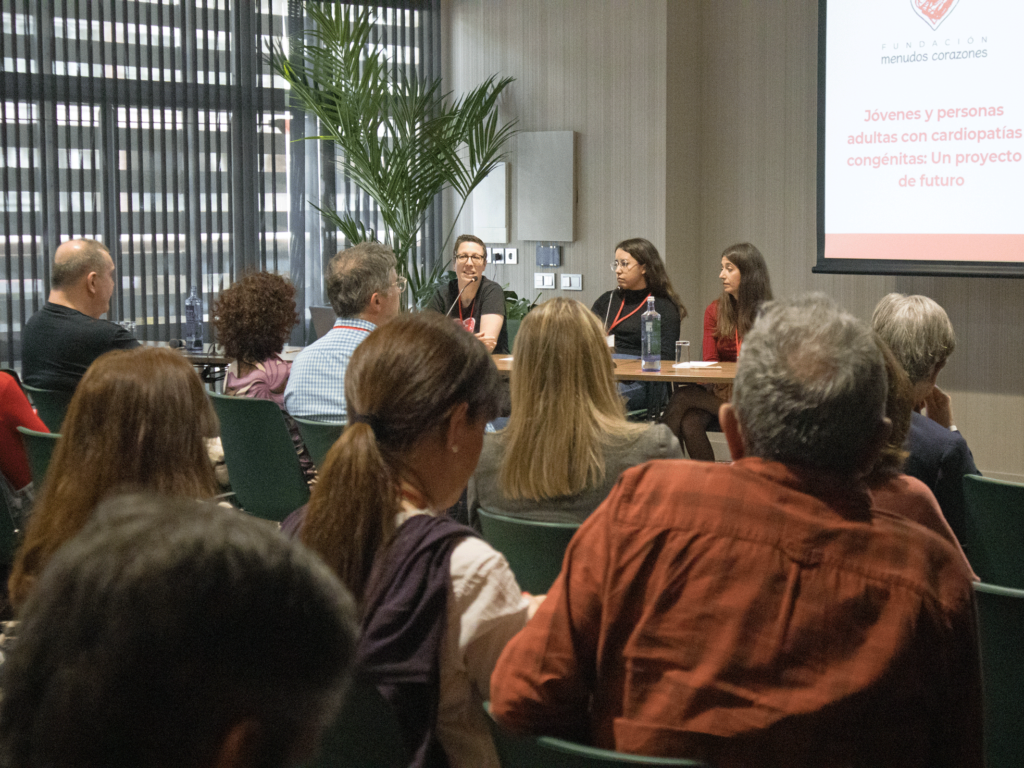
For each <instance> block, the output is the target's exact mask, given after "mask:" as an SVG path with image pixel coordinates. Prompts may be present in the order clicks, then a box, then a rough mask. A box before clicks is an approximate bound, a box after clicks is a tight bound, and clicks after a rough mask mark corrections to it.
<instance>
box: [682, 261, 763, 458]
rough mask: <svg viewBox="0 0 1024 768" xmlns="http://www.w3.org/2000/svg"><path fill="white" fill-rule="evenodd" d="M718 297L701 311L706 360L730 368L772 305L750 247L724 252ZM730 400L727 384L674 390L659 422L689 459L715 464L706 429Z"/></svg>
mask: <svg viewBox="0 0 1024 768" xmlns="http://www.w3.org/2000/svg"><path fill="white" fill-rule="evenodd" d="M718 278H719V279H720V280H721V281H722V295H721V296H720V297H718V299H716V300H715V301H713V302H711V303H710V304H709V305H708V308H707V310H705V312H704V345H703V353H704V354H703V357H704V359H705V360H709V361H718V362H724V363H734V362H736V360H737V359H738V358H739V355H740V347H741V346H742V344H743V337H744V336H746V335H747V331H749V330H750V328H751V326H752V325H753V324H754V320H755V318H756V317H757V311H758V309H759V308H760V306H761V304H762V303H763V302H765V301H771V300H772V284H771V280H769V279H768V265H767V264H765V262H764V256H762V255H761V252H760V251H759V250H757V248H756V247H755V246H753V245H751V244H750V243H738V244H736V245H730V246H729V247H728V248H726V249H725V251H723V253H722V271H721V272H719V273H718ZM731 398H732V385H731V384H715V385H714V386H713V387H712V388H711V389H710V390H709V389H706V388H705V387H704V386H702V385H699V384H690V385H687V386H684V387H683V388H682V389H680V390H678V391H677V392H676V393H675V394H674V395H672V399H671V400H670V401H669V404H668V407H667V408H666V409H665V416H664V419H663V421H664V422H665V423H666V424H668V426H669V429H671V430H672V432H673V433H674V434H675V436H676V437H678V438H679V442H680V443H682V445H683V446H684V447H685V448H686V455H687V456H689V457H690V458H691V459H698V460H701V461H714V460H715V452H714V450H713V449H712V448H711V441H709V440H708V433H707V429H708V425H710V424H711V419H712V418H714V417H715V416H718V409H719V407H720V406H721V405H722V403H727V402H728V401H729V400H730V399H731Z"/></svg>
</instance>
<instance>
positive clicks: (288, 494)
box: [209, 392, 309, 522]
mask: <svg viewBox="0 0 1024 768" xmlns="http://www.w3.org/2000/svg"><path fill="white" fill-rule="evenodd" d="M209 395H210V400H211V401H212V402H213V408H214V410H215V411H216V412H217V418H218V419H219V420H220V439H221V443H222V445H223V446H224V461H225V462H226V463H227V465H228V477H229V479H230V481H231V488H232V490H233V491H234V492H235V497H236V498H237V499H238V503H239V504H241V505H242V508H243V509H244V510H245V511H246V512H248V513H249V514H251V515H255V516H256V517H262V518H265V519H267V520H275V521H277V522H280V521H281V520H284V518H285V517H287V516H288V514H289V513H291V512H293V511H294V510H296V509H298V508H299V507H301V506H302V505H303V504H305V503H306V502H307V501H309V486H308V485H306V480H305V478H304V477H303V475H302V466H301V465H300V464H299V457H298V455H297V454H296V453H295V444H294V443H293V442H292V438H291V435H290V434H289V432H288V427H287V426H286V425H285V421H284V415H283V414H282V413H281V409H280V408H278V407H277V405H276V404H275V403H273V402H271V401H270V400H256V399H254V398H251V397H228V396H227V395H218V394H216V393H215V392H210V393H209Z"/></svg>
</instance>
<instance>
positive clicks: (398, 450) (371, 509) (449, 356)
mask: <svg viewBox="0 0 1024 768" xmlns="http://www.w3.org/2000/svg"><path fill="white" fill-rule="evenodd" d="M499 393H500V379H499V376H498V372H497V370H496V369H495V367H494V363H493V362H492V361H491V356H490V355H489V354H488V352H487V349H486V348H485V347H484V346H483V345H481V344H480V343H479V342H477V340H476V339H475V338H473V337H472V336H471V335H470V334H467V333H464V332H463V331H462V330H461V329H460V328H458V327H457V326H455V325H453V324H452V323H451V321H450V320H447V319H445V318H444V317H442V316H440V315H433V314H430V313H423V314H414V315H404V316H402V317H400V318H398V319H396V320H393V321H391V322H390V323H388V324H387V325H384V326H382V327H380V328H378V329H377V330H376V331H374V332H373V333H372V334H370V335H369V336H368V337H367V339H366V340H365V341H364V342H363V343H362V344H360V346H359V347H358V349H357V350H356V351H355V353H354V354H353V355H352V360H351V362H350V363H349V366H348V369H347V371H346V374H345V399H346V401H347V404H348V414H349V426H348V427H347V428H346V429H345V432H344V433H343V434H342V436H341V437H340V438H339V439H338V441H337V442H336V443H335V444H334V447H333V448H331V451H330V453H328V455H327V459H326V461H325V462H324V466H323V467H322V468H321V470H320V475H319V481H318V483H317V485H316V486H315V487H314V489H313V495H312V498H311V499H310V503H309V512H308V514H307V516H306V518H305V522H304V524H303V528H302V534H301V535H302V540H303V541H304V542H305V543H306V544H307V545H308V546H309V547H311V548H312V549H313V550H315V551H316V552H317V553H319V554H320V556H321V557H322V558H323V559H324V560H325V561H326V562H327V564H328V565H330V566H331V568H333V569H334V571H335V573H336V574H337V575H338V576H339V578H340V579H341V580H342V581H343V582H344V583H345V584H346V586H348V588H349V589H350V590H351V591H352V593H353V595H355V597H356V600H357V601H358V603H359V606H360V610H361V614H362V632H361V638H360V642H359V649H358V653H357V659H358V665H359V672H360V673H361V674H362V675H364V676H365V677H367V678H368V679H369V680H370V681H371V682H373V683H374V684H375V685H376V686H377V688H378V689H379V690H380V692H381V694H382V695H383V696H384V698H386V699H387V700H388V701H389V702H390V703H391V705H392V707H393V708H394V710H395V713H396V714H397V715H398V719H399V722H400V723H401V725H402V729H403V735H404V737H405V744H406V747H407V749H408V754H409V765H410V766H445V765H448V766H452V768H458V767H459V766H467V767H468V766H473V767H474V768H475V767H476V766H493V768H497V767H498V758H497V755H496V754H495V751H494V746H493V744H492V742H491V738H490V735H489V733H488V730H487V723H486V720H485V719H484V717H485V715H484V713H483V709H482V706H481V703H482V701H483V700H485V699H487V698H488V696H489V686H490V675H491V670H492V669H493V667H494V664H495V662H496V661H497V658H498V655H499V654H500V653H501V650H502V648H503V647H504V646H505V643H506V642H507V641H508V639H509V638H511V637H512V635H514V634H515V633H516V632H518V631H519V629H521V628H522V626H523V625H524V624H525V622H526V618H527V612H528V608H529V606H530V603H529V601H528V600H526V599H525V598H524V597H523V595H522V592H521V590H520V589H519V586H518V585H517V584H516V580H515V577H514V576H513V575H512V572H511V570H509V567H508V564H507V563H506V562H505V558H504V557H502V556H501V555H500V554H499V553H498V552H496V551H495V550H494V549H492V548H491V547H490V546H489V545H488V544H487V543H485V542H484V541H483V540H482V539H480V538H478V537H477V536H476V534H475V533H474V531H472V530H471V529H469V528H466V527H464V526H461V525H459V524H458V523H456V522H455V521H453V520H451V519H450V518H448V517H446V516H444V515H440V516H439V515H438V512H439V511H441V510H444V509H446V508H448V507H450V506H451V505H452V504H454V503H455V502H456V501H457V500H458V499H459V497H460V495H461V494H462V490H463V488H465V486H466V482H467V481H468V480H469V477H470V476H471V475H472V474H473V471H474V469H475V468H476V464H477V460H478V459H479V456H480V449H481V446H482V445H483V436H484V427H485V425H486V424H487V422H488V421H490V420H491V419H493V418H494V417H495V416H496V415H497V412H498V399H499Z"/></svg>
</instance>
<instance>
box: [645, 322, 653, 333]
mask: <svg viewBox="0 0 1024 768" xmlns="http://www.w3.org/2000/svg"><path fill="white" fill-rule="evenodd" d="M647 332H648V333H654V323H651V322H649V323H647Z"/></svg>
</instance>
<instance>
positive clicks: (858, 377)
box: [733, 293, 886, 475]
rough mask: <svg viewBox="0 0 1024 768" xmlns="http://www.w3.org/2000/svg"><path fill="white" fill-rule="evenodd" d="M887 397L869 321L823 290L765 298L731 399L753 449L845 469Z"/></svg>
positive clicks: (859, 452)
mask: <svg viewBox="0 0 1024 768" xmlns="http://www.w3.org/2000/svg"><path fill="white" fill-rule="evenodd" d="M885 397H886V378H885V363H884V360H883V358H882V353H881V352H880V351H879V349H878V345H877V344H876V343H875V339H874V336H873V334H872V333H871V329H870V328H868V326H867V324H866V323H864V322H863V321H861V320H858V319H857V318H855V317H854V316H853V315H850V314H848V313H846V312H844V311H842V310H841V309H840V308H839V307H838V306H837V305H836V304H835V303H834V302H833V301H832V300H831V299H829V298H828V297H827V296H825V295H824V294H821V293H812V294H808V295H806V296H803V297H800V298H797V299H793V300H789V301H774V302H769V303H767V304H765V305H764V309H763V310H762V313H761V315H760V317H759V318H758V319H757V322H755V323H754V327H753V328H752V329H751V330H750V332H749V333H748V334H747V336H746V338H745V339H744V340H743V349H742V352H741V354H740V360H739V366H738V370H737V373H736V383H735V388H734V393H733V406H734V407H735V409H736V416H737V418H738V419H739V423H740V428H741V430H742V432H743V439H744V443H745V446H746V450H747V453H748V454H749V455H751V456H759V457H761V458H763V459H769V460H772V461H780V462H783V463H785V464H796V465H800V466H804V467H812V468H819V469H824V470H827V471H831V472H838V473H841V474H844V475H849V474H851V473H852V472H854V471H855V470H856V469H857V466H858V464H859V462H860V461H861V459H862V457H863V453H864V450H865V449H866V448H867V447H868V445H869V444H870V441H871V440H872V438H873V437H874V435H875V431H876V429H877V428H878V424H879V423H880V422H881V420H882V418H883V417H884V415H885Z"/></svg>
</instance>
